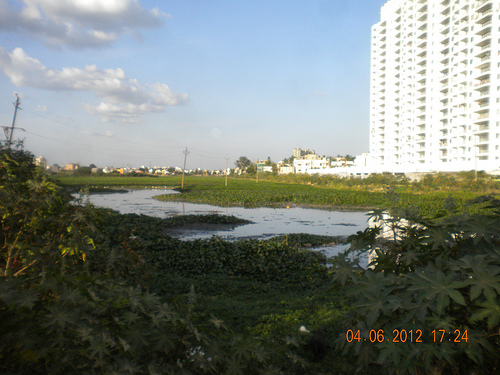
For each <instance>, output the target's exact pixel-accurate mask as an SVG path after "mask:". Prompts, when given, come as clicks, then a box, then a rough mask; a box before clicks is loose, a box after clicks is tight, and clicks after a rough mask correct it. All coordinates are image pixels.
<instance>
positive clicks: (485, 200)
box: [333, 196, 500, 374]
mask: <svg viewBox="0 0 500 375" xmlns="http://www.w3.org/2000/svg"><path fill="white" fill-rule="evenodd" d="M452 203H453V202H451V201H448V205H447V208H448V210H449V213H450V214H452V213H453V212H454V207H453V204H452ZM472 203H473V204H474V205H478V206H481V207H482V208H483V210H482V211H481V212H482V213H481V214H476V215H474V216H469V215H446V216H445V217H441V218H439V220H437V219H427V218H423V217H422V216H420V215H417V214H415V213H410V212H404V211H401V210H395V211H393V212H392V214H393V215H392V217H391V218H390V219H387V217H386V218H385V219H384V216H383V212H382V211H378V212H374V213H373V216H374V217H376V218H377V219H381V220H382V221H384V223H385V225H387V227H388V228H389V234H388V235H387V236H384V237H382V238H381V237H380V236H378V234H379V232H380V228H379V227H375V228H368V229H367V230H365V231H364V232H358V234H357V235H354V236H352V237H351V238H350V241H351V243H352V248H351V251H358V250H361V251H365V252H372V251H373V252H375V253H376V255H377V256H376V258H375V259H374V260H373V261H372V263H371V266H372V269H369V270H366V271H365V270H361V269H360V268H359V267H358V266H357V264H356V262H350V261H349V260H348V259H347V258H346V257H345V256H339V257H337V259H336V260H335V262H334V270H335V271H334V277H333V279H334V280H336V281H337V282H338V283H339V284H340V285H341V286H342V287H343V288H344V289H345V290H346V291H347V293H348V295H349V296H351V298H352V301H353V307H354V309H353V310H352V313H351V314H349V315H348V317H347V319H346V323H347V324H346V326H345V329H344V331H342V333H341V334H340V335H339V337H338V340H337V344H338V347H339V348H343V349H344V352H351V353H355V354H356V357H357V361H358V365H359V369H360V371H361V372H362V373H370V372H372V371H375V370H376V369H381V370H385V371H386V373H397V374H471V373H474V374H497V373H498V372H499V371H500V357H499V355H498V354H499V353H500V200H497V199H495V198H493V197H491V196H490V197H487V196H485V197H481V198H478V199H476V200H474V201H473V202H472ZM402 217H404V218H405V219H406V221H405V222H401V221H400V220H399V219H400V218H402ZM348 330H351V331H349V332H350V336H349V337H347V336H346V334H347V331H348ZM403 331H404V332H403ZM347 338H349V340H347ZM365 339H366V341H365ZM348 341H351V342H350V343H349V342H348Z"/></svg>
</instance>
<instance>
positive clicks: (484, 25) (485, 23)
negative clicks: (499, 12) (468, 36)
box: [476, 14, 492, 35]
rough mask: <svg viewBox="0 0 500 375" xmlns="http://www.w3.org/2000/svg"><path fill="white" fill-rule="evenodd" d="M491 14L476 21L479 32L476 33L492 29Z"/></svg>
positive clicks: (481, 33)
mask: <svg viewBox="0 0 500 375" xmlns="http://www.w3.org/2000/svg"><path fill="white" fill-rule="evenodd" d="M491 25H492V21H491V14H490V15H487V16H485V17H483V18H482V19H480V20H478V21H477V23H476V27H477V32H476V34H478V35H483V34H485V33H487V32H489V31H491Z"/></svg>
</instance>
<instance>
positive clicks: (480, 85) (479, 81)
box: [474, 74, 491, 91]
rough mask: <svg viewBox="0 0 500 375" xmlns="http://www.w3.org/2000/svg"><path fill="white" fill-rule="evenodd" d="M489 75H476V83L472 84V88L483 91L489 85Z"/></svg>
mask: <svg viewBox="0 0 500 375" xmlns="http://www.w3.org/2000/svg"><path fill="white" fill-rule="evenodd" d="M490 83H491V82H490V75H489V74H482V75H480V76H478V77H476V83H475V84H474V90H480V91H483V90H484V89H485V88H489V86H490Z"/></svg>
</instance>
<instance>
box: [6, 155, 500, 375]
mask: <svg viewBox="0 0 500 375" xmlns="http://www.w3.org/2000/svg"><path fill="white" fill-rule="evenodd" d="M206 181H213V184H214V185H215V184H216V182H217V181H218V182H220V181H221V180H220V179H219V180H206ZM231 182H233V185H236V182H238V181H236V180H233V181H231ZM241 183H242V185H241V186H243V184H244V183H253V184H254V185H256V184H255V182H253V181H243V182H241ZM159 185H160V184H159ZM278 185H280V184H272V183H267V182H266V183H265V184H261V182H259V186H261V187H259V188H256V191H258V190H259V189H261V190H260V192H261V193H262V192H263V191H264V188H263V187H266V186H267V188H268V189H269V190H270V191H272V192H273V193H274V194H275V196H276V194H278V193H280V194H281V193H282V192H283V191H282V190H280V187H279V186H278ZM283 185H284V184H283ZM284 186H287V185H284ZM304 187H305V188H307V189H309V188H311V189H317V190H307V191H321V190H325V191H326V190H327V189H323V188H314V187H307V186H304ZM188 188H189V189H190V191H193V192H194V191H195V190H196V189H194V187H193V186H188ZM218 189H219V187H217V189H214V190H218ZM398 189H399V187H397V186H393V189H392V190H390V193H389V194H385V198H384V199H386V202H387V207H388V206H389V205H393V204H394V205H397V203H398V202H400V201H401V200H402V199H403V198H402V197H403V196H404V192H403V191H401V190H398ZM235 190H237V189H236V187H235ZM304 191H306V190H304ZM188 194H189V193H188ZM257 195H258V194H255V195H254V197H255V199H257ZM313 195H314V194H312V195H311V196H313ZM443 201H444V203H445V204H444V205H443V206H442V207H443V208H441V207H439V208H437V209H436V210H435V211H437V212H440V215H441V216H440V217H438V218H433V219H429V218H426V217H423V216H420V215H419V214H417V213H416V211H415V210H413V209H412V210H402V209H398V210H395V211H393V212H392V214H393V215H394V216H393V218H392V219H385V220H386V222H387V223H388V224H389V226H390V227H391V229H392V230H390V233H391V237H389V238H386V239H383V238H380V237H377V233H378V232H379V230H378V229H377V228H372V229H367V230H366V231H364V232H360V233H358V234H357V235H356V236H354V237H352V238H351V241H352V242H353V244H354V248H357V249H362V250H366V249H370V250H376V251H377V252H378V258H377V259H376V262H374V263H373V267H374V268H373V269H372V270H368V271H365V270H362V269H360V268H359V267H357V265H356V264H355V262H354V263H353V262H351V261H349V260H348V258H347V257H346V256H339V257H337V258H336V259H335V260H334V261H333V267H331V268H327V267H325V264H326V263H327V260H326V259H325V257H324V256H322V255H321V254H318V253H315V252H311V251H309V250H307V249H304V247H305V245H306V244H312V245H315V244H321V243H325V242H328V243H331V242H334V241H336V240H338V239H335V238H327V237H322V236H310V235H293V236H292V235H289V236H282V237H279V238H275V239H272V240H268V241H256V240H247V241H239V242H234V243H229V242H226V241H223V240H221V239H220V238H217V237H213V238H212V239H210V240H203V241H201V240H198V241H186V242H183V241H180V240H176V239H173V238H171V237H168V236H165V235H163V232H164V229H165V228H166V227H168V226H172V225H176V226H177V225H185V224H186V223H193V222H194V223H199V222H200V221H203V220H209V221H210V222H213V221H214V220H215V219H217V220H220V221H222V222H226V221H227V220H229V221H231V219H230V218H225V217H212V218H194V217H180V218H179V219H175V220H177V222H173V221H172V220H170V221H169V220H164V219H157V218H152V217H147V216H139V215H120V214H118V213H116V212H113V211H109V210H102V209H95V208H93V207H92V206H89V205H85V204H83V203H82V202H76V203H77V204H73V203H72V200H71V197H70V196H69V195H68V194H67V193H66V191H65V190H64V189H61V188H60V187H59V186H58V185H57V184H55V183H54V182H52V181H50V179H48V177H47V176H46V175H44V174H43V173H41V172H40V171H39V170H38V169H37V168H36V167H35V166H34V165H33V158H32V156H31V155H30V154H28V153H26V152H24V151H20V150H13V151H10V152H8V151H6V150H5V149H1V150H0V214H1V217H2V220H1V225H2V226H1V232H0V243H1V246H2V247H1V248H0V267H1V270H0V274H1V276H0V322H1V323H0V337H1V338H2V339H1V340H0V373H2V374H113V373H116V374H250V375H251V374H353V373H355V372H356V371H358V373H360V374H388V373H391V372H392V373H398V374H406V373H409V374H464V375H466V374H467V375H468V374H470V373H471V371H472V372H475V373H476V374H478V375H483V374H484V375H486V374H488V375H489V374H495V373H498V366H499V363H498V361H499V358H498V353H499V352H500V331H499V323H500V201H498V200H496V199H494V198H492V197H491V198H480V199H477V200H476V203H475V204H474V205H473V206H477V207H482V209H481V210H478V209H471V210H470V211H471V212H474V211H478V212H479V211H480V212H481V213H477V214H473V215H469V214H460V213H459V212H457V209H458V208H460V207H459V206H458V205H457V202H456V201H453V200H452V199H450V198H446V197H444V199H443ZM273 203H275V202H273ZM381 204H383V203H381ZM463 207H466V206H465V205H464V206H463ZM381 214H382V212H381V211H380V210H379V211H375V212H374V215H376V216H380V215H381ZM401 217H405V218H406V219H407V220H408V222H407V223H406V224H405V223H404V222H400V221H399V219H400V218H401ZM226 223H227V222H226ZM301 325H305V326H307V327H308V328H309V329H310V330H311V331H312V330H316V329H321V330H322V331H323V332H324V334H325V338H326V340H325V341H326V344H327V347H326V356H325V358H324V359H322V360H320V361H318V362H313V361H312V359H313V356H312V355H311V353H310V352H309V351H308V350H307V347H306V346H305V344H306V343H307V341H308V339H309V338H310V337H311V335H310V334H304V335H300V334H299V332H298V328H299V327H300V326H301ZM349 330H352V332H353V334H352V336H351V338H350V341H352V343H347V340H346V333H347V332H348V331H349ZM358 330H359V332H360V334H359V336H357V331H358ZM371 330H373V333H372V335H371V336H370V331H371ZM394 330H398V331H397V332H402V330H405V331H406V333H407V336H405V337H406V339H405V340H404V342H402V341H403V337H402V336H401V334H400V335H399V336H398V339H399V342H392V339H395V338H396V334H395V333H394ZM419 330H420V331H422V335H421V336H419V335H418V332H420V331H419ZM440 330H444V332H445V335H444V337H443V335H442V334H441V332H442V331H440ZM457 330H458V331H459V333H460V334H459V336H458V340H459V341H461V342H457V343H455V342H450V341H448V339H451V340H452V341H453V340H455V339H456V338H457V333H456V332H455V331H457ZM466 330H467V334H466V335H465V332H466ZM410 331H412V337H411V338H410V336H409V335H410V333H409V332H410ZM432 331H434V333H433V332H432ZM448 332H450V334H448ZM382 334H384V340H382V339H381V338H382V337H381V335H382ZM358 337H359V341H358ZM442 337H443V338H442ZM365 338H366V339H367V341H364V339H365ZM370 338H372V339H373V340H372V341H374V342H370ZM386 339H390V341H387V340H386ZM419 339H420V340H421V341H422V342H417V341H418V340H419ZM379 340H380V341H381V342H378V341H379ZM465 340H467V341H465ZM339 349H344V351H342V350H339Z"/></svg>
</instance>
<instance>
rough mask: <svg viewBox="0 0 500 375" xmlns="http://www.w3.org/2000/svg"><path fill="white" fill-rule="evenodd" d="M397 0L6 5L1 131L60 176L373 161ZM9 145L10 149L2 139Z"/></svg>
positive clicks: (75, 0)
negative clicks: (105, 170) (384, 43)
mask: <svg viewBox="0 0 500 375" xmlns="http://www.w3.org/2000/svg"><path fill="white" fill-rule="evenodd" d="M384 3H385V0H349V1H345V0H339V1H337V0H332V1H302V0H300V1H298V0H295V1H294V0H288V1H269V0H267V1H260V0H252V1H247V0H240V1H237V2H236V1H227V0H226V1H222V0H212V1H209V0H178V1H162V2H158V1H146V0H58V1H55V0H0V125H1V126H10V125H11V124H12V116H13V112H14V106H13V105H12V102H13V101H14V100H15V95H14V94H15V93H19V95H20V96H21V107H22V111H20V112H19V113H18V117H17V122H16V126H18V127H20V128H23V129H24V131H21V130H19V131H17V132H16V133H15V136H16V137H17V138H24V139H25V146H26V148H27V149H29V150H30V151H32V152H33V153H34V154H35V155H36V156H39V155H43V156H45V157H46V158H47V159H48V162H49V163H50V164H53V163H58V164H66V163H70V162H79V163H80V164H81V165H88V164H90V163H94V164H96V165H99V166H115V167H118V166H127V165H130V166H133V167H138V166H141V165H146V166H148V165H152V166H164V165H167V166H180V165H182V162H183V158H184V154H183V150H184V149H185V148H186V147H187V148H188V150H189V151H190V154H189V155H188V162H187V167H188V168H196V167H200V168H211V169H215V168H224V167H225V163H226V161H225V158H226V155H228V156H229V158H230V161H229V163H230V166H234V162H235V160H237V159H238V158H239V157H240V156H247V157H248V158H250V159H252V160H254V159H257V158H261V159H264V158H267V157H271V159H272V160H273V161H275V162H278V161H280V160H282V159H283V158H286V157H289V156H290V155H291V154H292V152H293V149H294V148H297V147H300V148H309V149H314V150H316V152H317V153H319V154H321V155H332V156H336V155H338V154H342V155H344V154H351V155H356V154H360V153H363V152H368V139H369V72H370V29H371V26H372V25H373V24H375V23H376V22H378V21H379V19H380V7H381V6H382V5H383V4H384ZM1 136H3V135H1Z"/></svg>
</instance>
